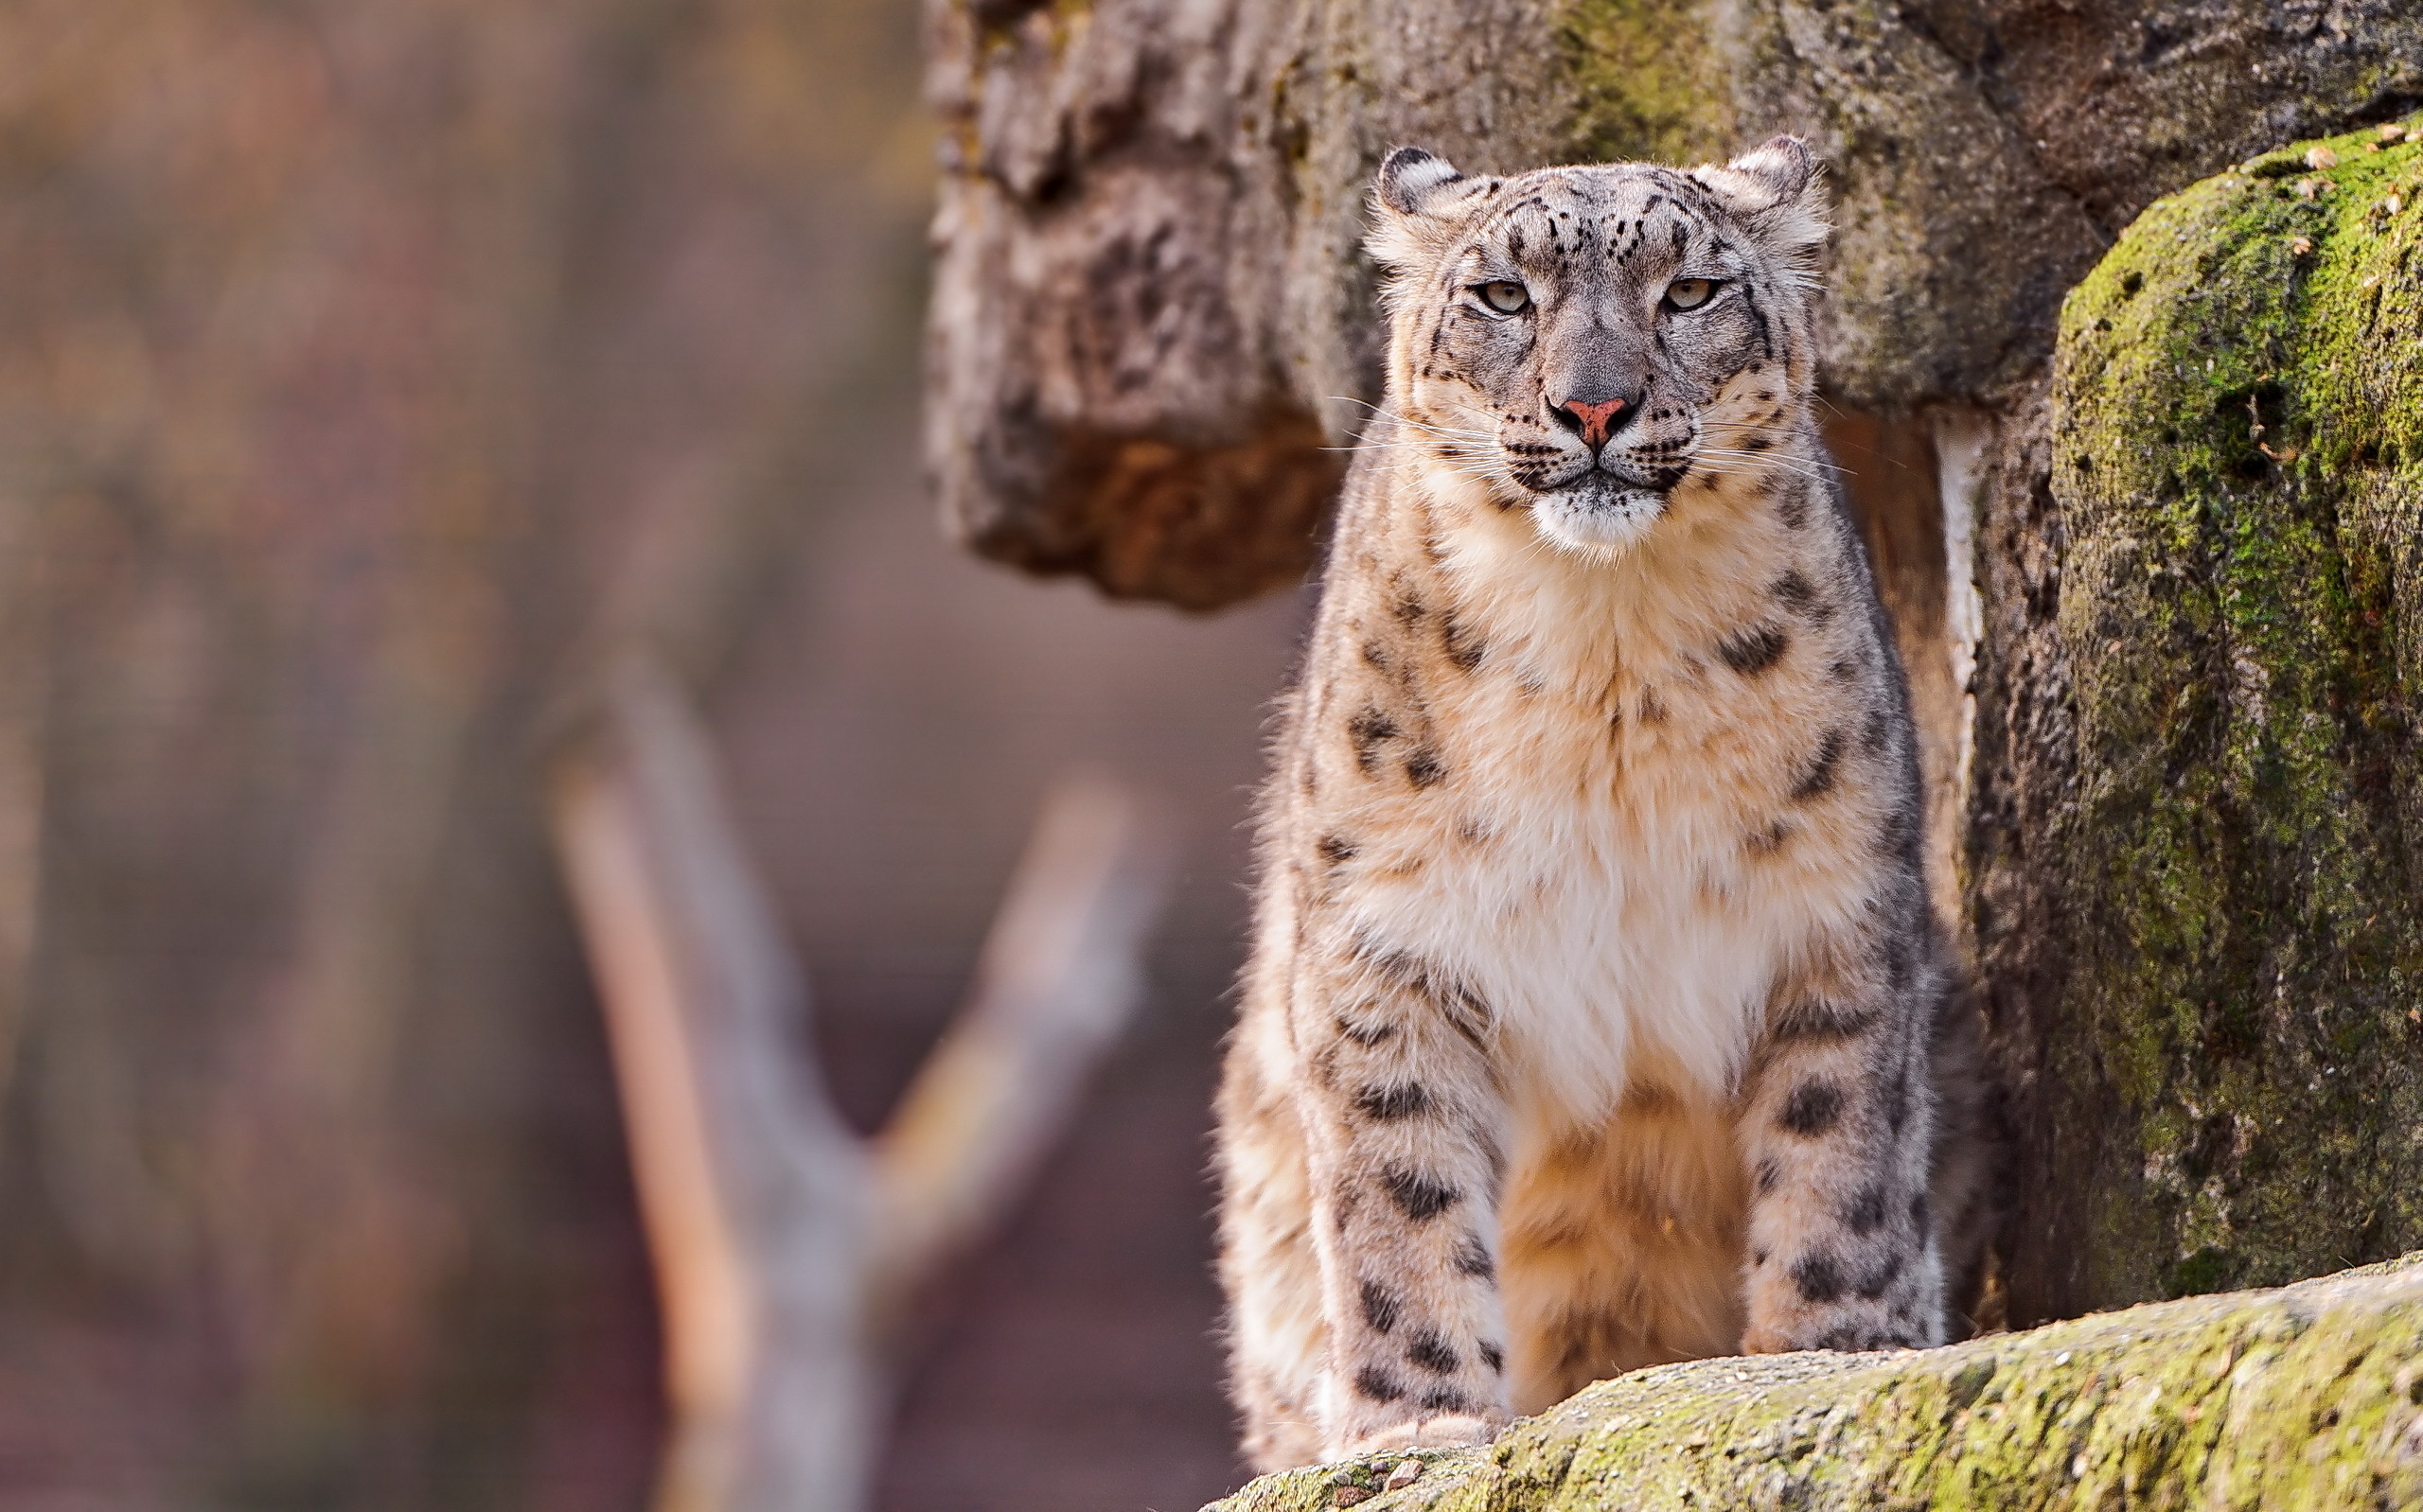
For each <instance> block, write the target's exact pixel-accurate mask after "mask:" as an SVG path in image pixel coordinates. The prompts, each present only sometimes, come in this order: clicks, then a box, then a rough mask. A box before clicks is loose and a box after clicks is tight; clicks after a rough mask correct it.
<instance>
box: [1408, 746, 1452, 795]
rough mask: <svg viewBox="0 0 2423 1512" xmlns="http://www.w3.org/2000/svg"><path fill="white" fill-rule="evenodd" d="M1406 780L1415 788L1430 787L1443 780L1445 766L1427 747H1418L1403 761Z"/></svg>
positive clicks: (1437, 754) (1436, 754)
mask: <svg viewBox="0 0 2423 1512" xmlns="http://www.w3.org/2000/svg"><path fill="white" fill-rule="evenodd" d="M1405 775H1406V781H1407V782H1411V783H1412V784H1413V785H1414V786H1416V787H1431V786H1435V785H1437V784H1438V783H1439V782H1442V781H1444V780H1445V778H1446V776H1447V764H1446V763H1445V762H1443V761H1441V760H1440V759H1439V753H1438V752H1437V751H1435V750H1432V749H1431V748H1430V747H1427V746H1424V747H1418V748H1417V749H1416V750H1415V751H1414V753H1413V754H1412V755H1410V756H1407V757H1406V759H1405Z"/></svg>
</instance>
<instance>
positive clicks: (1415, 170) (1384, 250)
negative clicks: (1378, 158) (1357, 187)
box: [1367, 147, 1497, 270]
mask: <svg viewBox="0 0 2423 1512" xmlns="http://www.w3.org/2000/svg"><path fill="white" fill-rule="evenodd" d="M1496 186H1497V181H1496V180H1495V179H1493V178H1488V177H1482V178H1469V179H1468V178H1466V177H1464V175H1462V174H1461V173H1459V172H1457V171H1456V166H1455V165H1454V164H1453V163H1450V162H1448V161H1447V160H1446V159H1445V158H1443V157H1438V156H1435V155H1433V154H1431V153H1428V152H1425V151H1424V150H1423V149H1420V148H1418V147H1401V148H1398V149H1396V150H1395V151H1393V152H1390V153H1389V154H1388V161H1386V162H1384V163H1382V164H1381V165H1380V172H1379V176H1378V177H1377V178H1375V179H1373V180H1372V181H1371V207H1372V212H1373V214H1372V220H1373V224H1372V227H1371V238H1370V240H1369V242H1368V243H1367V245H1368V246H1369V247H1370V249H1371V257H1372V260H1373V261H1375V262H1377V263H1379V264H1380V265H1381V266H1382V267H1384V268H1392V269H1399V270H1402V269H1406V268H1410V267H1414V266H1416V265H1418V264H1421V263H1424V262H1426V261H1428V260H1429V259H1430V258H1432V257H1434V256H1436V255H1438V254H1439V253H1440V251H1441V249H1443V248H1444V247H1445V246H1446V245H1447V243H1448V242H1450V241H1452V240H1454V239H1455V237H1456V234H1457V233H1458V232H1459V231H1461V230H1462V229H1463V227H1464V222H1465V221H1466V220H1468V219H1470V217H1471V214H1472V211H1473V208H1474V207H1475V206H1476V205H1477V204H1478V203H1479V202H1481V201H1482V200H1484V199H1486V198H1487V197H1488V195H1489V192H1490V190H1492V189H1494V188H1495V187H1496Z"/></svg>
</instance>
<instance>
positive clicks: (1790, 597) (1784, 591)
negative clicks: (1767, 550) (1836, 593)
mask: <svg viewBox="0 0 2423 1512" xmlns="http://www.w3.org/2000/svg"><path fill="white" fill-rule="evenodd" d="M1767 591H1768V592H1770V593H1772V594H1774V595H1775V596H1776V599H1777V602H1779V603H1781V604H1782V605H1783V607H1786V608H1788V609H1790V610H1792V611H1793V612H1794V613H1795V614H1797V613H1799V612H1800V611H1801V610H1803V609H1805V608H1807V607H1809V606H1810V605H1811V604H1813V603H1814V602H1815V601H1816V598H1817V590H1816V589H1813V588H1811V587H1810V586H1809V579H1807V578H1805V577H1803V576H1801V575H1800V571H1799V570H1798V569H1797V568H1795V569H1794V570H1793V571H1789V572H1786V573H1785V574H1784V575H1783V576H1781V577H1779V578H1777V579H1776V580H1775V581H1774V582H1773V583H1771V584H1769V585H1768V586H1767Z"/></svg>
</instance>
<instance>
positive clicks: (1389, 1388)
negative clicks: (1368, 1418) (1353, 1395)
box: [1354, 1365, 1405, 1401]
mask: <svg viewBox="0 0 2423 1512" xmlns="http://www.w3.org/2000/svg"><path fill="white" fill-rule="evenodd" d="M1354 1389H1355V1390H1356V1391H1357V1392H1360V1393H1361V1394H1362V1395H1364V1396H1365V1397H1368V1398H1371V1400H1373V1401H1399V1400H1402V1399H1403V1398H1404V1397H1405V1386H1404V1384H1403V1383H1402V1382H1400V1381H1399V1380H1397V1378H1396V1377H1394V1376H1391V1375H1389V1374H1388V1372H1387V1371H1385V1370H1382V1369H1381V1368H1380V1367H1379V1366H1377V1365H1365V1366H1364V1367H1363V1368H1362V1369H1360V1370H1358V1371H1356V1372H1355V1373H1354Z"/></svg>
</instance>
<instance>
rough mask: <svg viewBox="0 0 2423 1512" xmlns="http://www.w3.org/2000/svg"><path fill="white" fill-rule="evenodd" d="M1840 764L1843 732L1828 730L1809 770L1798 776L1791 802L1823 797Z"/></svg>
mask: <svg viewBox="0 0 2423 1512" xmlns="http://www.w3.org/2000/svg"><path fill="white" fill-rule="evenodd" d="M1842 763H1843V732H1842V731H1841V730H1828V731H1826V738H1825V739H1824V740H1822V741H1820V742H1819V743H1818V745H1817V757H1816V759H1815V760H1814V761H1812V762H1811V763H1810V764H1809V770H1807V771H1805V772H1803V773H1801V774H1800V782H1798V783H1797V784H1796V785H1795V786H1794V788H1793V790H1792V800H1793V801H1794V802H1795V803H1806V802H1808V801H1809V800H1811V799H1813V798H1822V797H1824V796H1825V794H1826V793H1827V791H1828V790H1829V789H1831V787H1832V786H1833V785H1834V778H1835V775H1836V769H1837V768H1839V767H1840V766H1841V765H1842Z"/></svg>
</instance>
